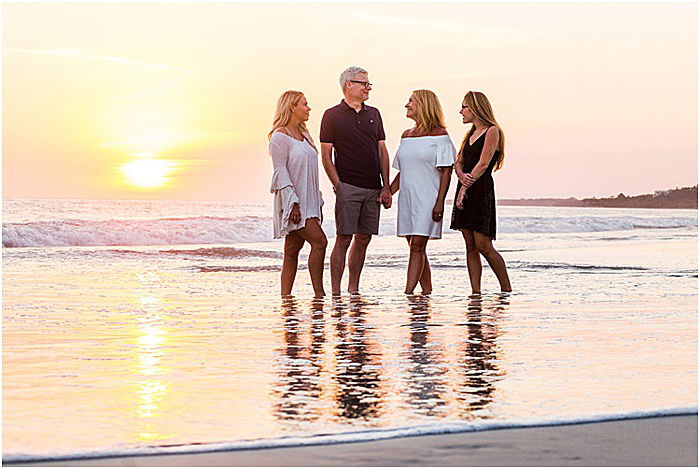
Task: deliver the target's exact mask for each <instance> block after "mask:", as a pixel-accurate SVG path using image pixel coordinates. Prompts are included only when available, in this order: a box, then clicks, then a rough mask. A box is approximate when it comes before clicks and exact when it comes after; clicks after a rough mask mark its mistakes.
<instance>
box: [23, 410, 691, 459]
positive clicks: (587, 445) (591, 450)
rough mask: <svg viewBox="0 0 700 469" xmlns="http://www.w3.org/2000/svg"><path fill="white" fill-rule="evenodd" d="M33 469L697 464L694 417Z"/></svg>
mask: <svg viewBox="0 0 700 469" xmlns="http://www.w3.org/2000/svg"><path fill="white" fill-rule="evenodd" d="M32 465H35V466H697V465H698V417H697V415H689V416H677V417H658V418H644V419H630V420H621V421H613V422H602V423H588V424H578V425H562V426H551V427H532V428H519V429H509V430H493V431H483V432H469V433H454V434H448V435H435V436H418V437H410V438H396V439H388V440H379V441H373V442H363V443H347V444H334V445H319V446H305V447H294V448H279V449H259V450H241V451H222V452H215V453H199V454H179V455H170V456H139V457H123V458H104V459H85V460H78V461H57V462H52V463H35V464H32Z"/></svg>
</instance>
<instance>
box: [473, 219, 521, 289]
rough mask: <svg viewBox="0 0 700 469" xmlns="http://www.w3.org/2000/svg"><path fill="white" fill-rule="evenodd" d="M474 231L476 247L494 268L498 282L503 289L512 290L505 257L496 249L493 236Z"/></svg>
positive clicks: (492, 268)
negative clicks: (492, 241) (492, 240)
mask: <svg viewBox="0 0 700 469" xmlns="http://www.w3.org/2000/svg"><path fill="white" fill-rule="evenodd" d="M473 233H474V239H475V240H476V247H477V249H478V250H479V252H480V253H481V255H483V256H484V257H485V258H486V261H487V262H488V263H489V265H490V266H491V270H493V272H494V273H495V274H496V278H498V283H500V284H501V291H504V292H509V291H512V288H511V286H510V279H509V278H508V270H507V269H506V263H505V261H504V260H503V257H501V255H500V254H499V253H498V251H496V249H495V248H494V247H493V244H492V243H491V238H489V237H488V236H486V235H485V234H482V233H478V232H476V231H474V232H473Z"/></svg>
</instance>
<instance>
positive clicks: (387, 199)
mask: <svg viewBox="0 0 700 469" xmlns="http://www.w3.org/2000/svg"><path fill="white" fill-rule="evenodd" d="M377 202H381V204H382V205H383V206H384V208H391V189H390V188H389V187H388V186H386V187H383V188H382V190H381V191H380V192H379V197H377Z"/></svg>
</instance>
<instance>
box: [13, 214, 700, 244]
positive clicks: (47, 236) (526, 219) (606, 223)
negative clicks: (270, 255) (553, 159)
mask: <svg viewBox="0 0 700 469" xmlns="http://www.w3.org/2000/svg"><path fill="white" fill-rule="evenodd" d="M391 215H393V214H388V216H383V218H382V224H381V228H380V233H381V234H382V235H392V234H394V233H395V223H396V221H395V218H394V217H393V216H391ZM498 221H499V227H498V230H499V232H501V233H585V232H606V231H631V230H644V229H671V228H687V229H692V228H695V229H696V228H697V218H696V217H679V216H673V217H648V216H639V217H636V216H567V217H551V216H550V217H540V216H502V217H500V218H499V220H498ZM271 227H272V221H271V219H270V217H266V216H249V215H246V216H238V217H231V218H225V217H189V218H159V219H145V220H144V219H131V220H82V219H81V220H79V219H76V220H64V221H38V222H31V223H3V226H2V244H3V247H6V248H12V247H42V246H55V247H58V246H166V245H182V244H205V245H206V244H230V243H247V242H262V241H268V240H271V239H272V228H271ZM443 228H444V231H445V232H449V231H450V230H449V228H448V224H447V223H445V226H444V227H443ZM324 229H325V230H326V233H327V234H328V235H329V236H331V237H332V236H333V235H334V232H335V230H334V229H333V223H332V220H328V219H327V220H326V221H325V223H324Z"/></svg>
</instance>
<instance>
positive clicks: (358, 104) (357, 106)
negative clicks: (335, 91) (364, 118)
mask: <svg viewBox="0 0 700 469" xmlns="http://www.w3.org/2000/svg"><path fill="white" fill-rule="evenodd" d="M343 101H345V104H347V105H348V106H350V107H351V108H353V109H354V110H355V111H357V112H360V110H362V101H354V100H351V99H349V98H348V97H347V96H346V97H344V98H343Z"/></svg>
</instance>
